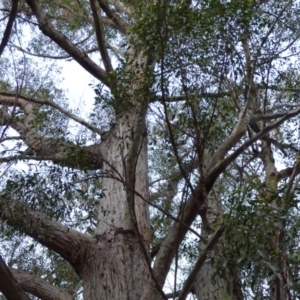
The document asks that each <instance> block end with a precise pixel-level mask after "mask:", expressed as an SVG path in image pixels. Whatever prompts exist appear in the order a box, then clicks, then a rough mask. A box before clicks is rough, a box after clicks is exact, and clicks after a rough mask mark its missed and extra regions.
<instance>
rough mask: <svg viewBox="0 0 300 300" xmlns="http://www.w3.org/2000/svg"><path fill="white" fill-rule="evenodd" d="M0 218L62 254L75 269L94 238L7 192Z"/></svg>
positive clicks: (0, 202) (3, 199) (0, 206)
mask: <svg viewBox="0 0 300 300" xmlns="http://www.w3.org/2000/svg"><path fill="white" fill-rule="evenodd" d="M0 219H2V220H3V221H7V223H8V224H9V225H10V226H12V227H14V228H15V229H16V230H18V231H20V232H23V233H25V234H27V235H29V236H30V237H32V238H33V239H35V240H36V241H38V242H39V243H41V244H42V245H44V246H46V247H47V248H49V249H51V250H53V251H55V252H57V253H58V254H60V255H61V256H62V257H63V258H64V259H66V260H67V261H68V262H69V263H70V264H71V265H72V266H73V267H74V268H75V270H76V269H77V270H78V268H79V266H80V263H81V261H82V258H83V256H84V255H85V252H86V250H87V249H88V248H89V244H90V243H91V239H90V238H88V237H87V236H85V235H83V234H81V233H80V232H77V231H75V230H73V229H70V228H68V227H67V226H64V225H62V224H61V223H59V222H57V221H55V220H54V219H50V218H49V217H48V216H47V215H45V214H43V213H41V212H38V211H33V210H31V209H29V208H28V206H27V205H25V204H23V203H21V202H19V201H15V200H10V199H6V198H5V197H4V196H2V197H1V198H0Z"/></svg>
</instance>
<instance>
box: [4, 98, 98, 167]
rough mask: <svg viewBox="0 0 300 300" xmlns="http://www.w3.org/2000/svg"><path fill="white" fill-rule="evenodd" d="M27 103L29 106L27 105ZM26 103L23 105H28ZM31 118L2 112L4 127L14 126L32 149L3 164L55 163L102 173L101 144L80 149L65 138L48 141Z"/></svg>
mask: <svg viewBox="0 0 300 300" xmlns="http://www.w3.org/2000/svg"><path fill="white" fill-rule="evenodd" d="M24 103H25V102H24ZM24 103H23V104H24ZM22 108H24V110H27V111H31V108H30V103H29V104H28V103H27V104H26V105H25V107H22ZM27 117H28V118H29V120H27V118H26V117H25V118H19V119H16V118H14V117H13V116H10V115H8V114H7V113H6V112H4V111H3V110H0V120H1V124H0V126H8V125H9V126H11V127H12V128H13V129H14V130H16V131H17V132H18V133H19V134H20V138H21V139H22V140H23V141H24V143H26V145H27V146H28V148H29V149H27V150H26V151H24V152H23V153H20V152H19V153H18V154H17V155H13V156H10V157H2V158H1V160H0V162H9V161H14V160H21V159H22V160H28V159H33V160H39V161H42V160H51V161H53V162H54V163H57V164H60V165H62V166H66V167H71V168H74V169H81V170H99V169H101V168H102V166H103V158H102V153H103V149H102V147H101V145H100V144H95V145H89V146H80V145H76V144H74V143H73V142H71V141H66V140H64V139H62V138H47V137H44V136H41V135H40V134H39V133H38V132H37V130H36V128H35V126H34V125H35V124H34V120H32V118H34V117H35V116H34V115H33V116H32V115H30V114H29V115H28V116H27Z"/></svg>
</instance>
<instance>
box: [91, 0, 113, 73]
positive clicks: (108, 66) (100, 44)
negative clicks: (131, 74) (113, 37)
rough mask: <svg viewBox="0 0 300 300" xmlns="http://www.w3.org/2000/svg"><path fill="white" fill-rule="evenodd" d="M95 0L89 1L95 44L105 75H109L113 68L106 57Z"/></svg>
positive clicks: (107, 56)
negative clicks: (95, 37)
mask: <svg viewBox="0 0 300 300" xmlns="http://www.w3.org/2000/svg"><path fill="white" fill-rule="evenodd" d="M96 3H97V2H96V0H90V6H91V9H92V14H93V18H94V26H95V31H96V36H97V43H98V47H99V50H100V54H101V57H102V61H103V64H104V67H105V70H106V72H107V73H111V72H112V71H113V67H112V64H111V61H110V57H109V55H108V52H107V48H106V43H105V39H104V33H103V29H102V24H101V21H100V18H99V15H98V7H97V4H96Z"/></svg>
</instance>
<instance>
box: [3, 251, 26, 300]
mask: <svg viewBox="0 0 300 300" xmlns="http://www.w3.org/2000/svg"><path fill="white" fill-rule="evenodd" d="M0 291H1V292H2V293H3V294H4V296H5V297H6V299H7V300H29V299H30V298H29V297H28V296H27V295H26V294H25V292H24V291H23V290H22V288H21V286H20V284H19V283H18V282H17V281H16V279H15V278H14V276H13V274H12V273H11V272H10V270H9V269H8V267H7V265H6V263H5V262H4V260H3V259H2V257H1V256H0Z"/></svg>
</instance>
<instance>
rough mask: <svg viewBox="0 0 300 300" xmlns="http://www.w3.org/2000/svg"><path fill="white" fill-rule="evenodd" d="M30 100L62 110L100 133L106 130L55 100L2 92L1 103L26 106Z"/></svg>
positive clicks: (0, 94) (71, 117)
mask: <svg viewBox="0 0 300 300" xmlns="http://www.w3.org/2000/svg"><path fill="white" fill-rule="evenodd" d="M28 102H33V103H37V104H41V105H48V106H51V107H53V108H55V109H57V110H58V111H60V112H61V113H63V114H64V115H66V116H67V117H69V118H70V119H72V120H74V121H75V122H77V123H79V124H81V125H83V126H85V127H86V128H88V129H90V130H91V131H93V132H95V133H98V134H99V135H101V134H103V133H104V131H103V130H101V129H100V128H98V127H96V126H94V125H92V124H90V123H88V122H87V121H85V120H84V119H82V118H80V117H78V116H76V115H74V114H72V113H71V112H70V111H68V110H67V109H65V108H63V107H62V106H60V105H58V104H56V103H55V102H53V101H51V100H37V99H33V98H25V97H24V98H23V97H22V96H18V97H16V96H15V95H13V94H9V93H1V92H0V104H6V105H13V106H15V105H17V106H21V107H22V108H26V105H27V103H28Z"/></svg>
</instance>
